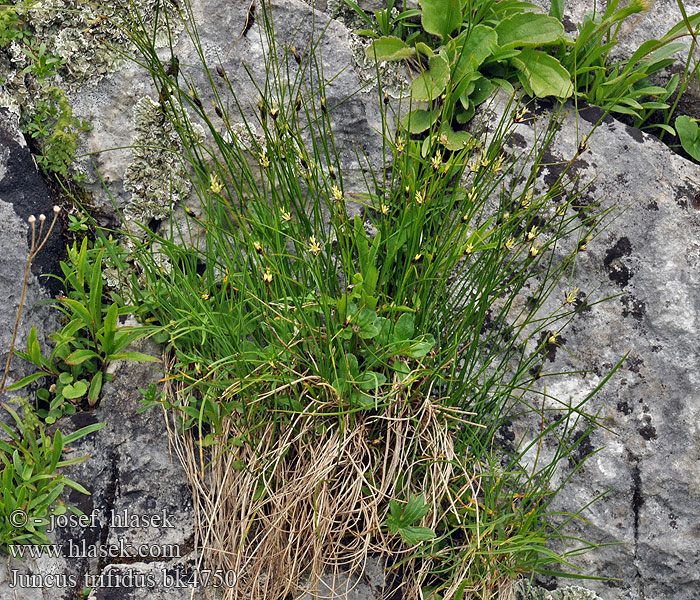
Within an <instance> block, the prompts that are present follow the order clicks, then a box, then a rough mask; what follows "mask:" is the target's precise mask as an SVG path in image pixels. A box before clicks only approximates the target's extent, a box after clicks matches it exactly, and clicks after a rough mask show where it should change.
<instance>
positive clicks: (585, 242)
mask: <svg viewBox="0 0 700 600" xmlns="http://www.w3.org/2000/svg"><path fill="white" fill-rule="evenodd" d="M592 239H593V236H592V235H587V236H586V237H585V238H583V240H582V241H581V243H580V244H579V245H578V249H579V251H581V252H583V251H584V250H585V249H586V248H587V247H588V243H589V242H590V241H591V240H592Z"/></svg>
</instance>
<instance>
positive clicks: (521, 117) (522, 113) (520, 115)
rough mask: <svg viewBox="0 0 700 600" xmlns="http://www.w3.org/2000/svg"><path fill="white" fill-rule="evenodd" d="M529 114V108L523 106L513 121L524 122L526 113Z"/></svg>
mask: <svg viewBox="0 0 700 600" xmlns="http://www.w3.org/2000/svg"><path fill="white" fill-rule="evenodd" d="M526 114H527V108H525V107H524V106H523V108H522V109H521V110H520V112H519V113H518V114H517V115H515V116H514V117H513V121H515V122H516V123H522V122H524V121H525V115H526Z"/></svg>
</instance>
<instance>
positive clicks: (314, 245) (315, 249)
mask: <svg viewBox="0 0 700 600" xmlns="http://www.w3.org/2000/svg"><path fill="white" fill-rule="evenodd" d="M309 252H311V254H313V255H314V256H318V255H319V254H321V244H319V243H318V241H317V240H316V236H315V235H312V236H311V237H310V238H309Z"/></svg>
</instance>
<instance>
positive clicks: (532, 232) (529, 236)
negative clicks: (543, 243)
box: [527, 225, 537, 242]
mask: <svg viewBox="0 0 700 600" xmlns="http://www.w3.org/2000/svg"><path fill="white" fill-rule="evenodd" d="M536 237H537V226H536V225H533V226H532V229H530V231H528V232H527V241H528V242H531V241H532V240H534V239H535V238H536Z"/></svg>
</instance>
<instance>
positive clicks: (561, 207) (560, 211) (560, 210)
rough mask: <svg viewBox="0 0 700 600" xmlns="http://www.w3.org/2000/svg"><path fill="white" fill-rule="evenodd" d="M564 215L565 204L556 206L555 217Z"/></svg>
mask: <svg viewBox="0 0 700 600" xmlns="http://www.w3.org/2000/svg"><path fill="white" fill-rule="evenodd" d="M565 214H566V204H560V205H559V206H557V216H559V217H563V216H564V215H565Z"/></svg>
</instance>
